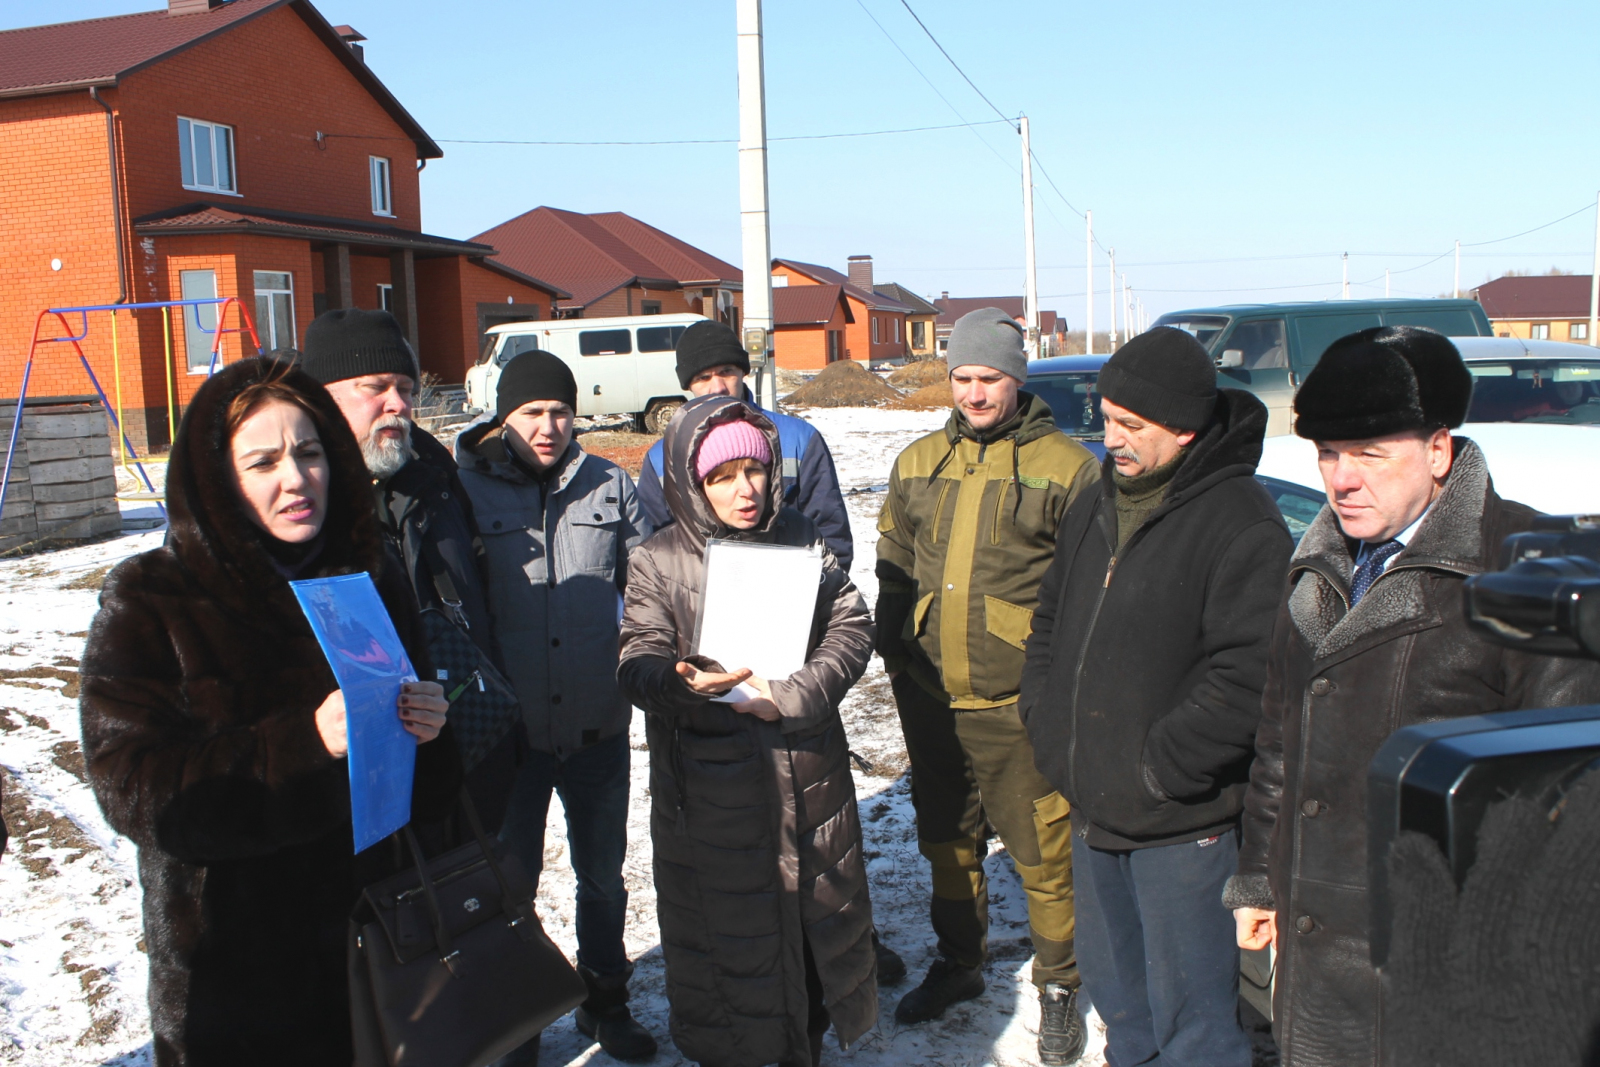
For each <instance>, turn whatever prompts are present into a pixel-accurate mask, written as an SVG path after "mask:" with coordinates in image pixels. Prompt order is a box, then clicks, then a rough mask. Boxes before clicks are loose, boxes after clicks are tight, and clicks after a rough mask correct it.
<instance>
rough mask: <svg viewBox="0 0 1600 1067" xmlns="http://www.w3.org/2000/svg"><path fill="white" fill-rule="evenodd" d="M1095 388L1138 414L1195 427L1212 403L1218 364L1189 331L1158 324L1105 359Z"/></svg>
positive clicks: (1178, 426)
mask: <svg viewBox="0 0 1600 1067" xmlns="http://www.w3.org/2000/svg"><path fill="white" fill-rule="evenodd" d="M1097 388H1098V389H1099V392H1100V395H1101V396H1102V397H1104V398H1105V399H1107V400H1109V401H1111V402H1112V403H1113V404H1116V405H1117V406H1119V407H1124V408H1127V409H1128V410H1129V411H1131V412H1133V413H1134V414H1135V415H1138V416H1139V417H1140V418H1142V419H1148V420H1150V421H1151V422H1158V423H1160V424H1161V425H1163V426H1167V427H1170V428H1171V429H1174V430H1200V429H1204V428H1205V425H1206V423H1208V422H1210V421H1211V413H1212V411H1213V410H1215V409H1216V406H1217V366H1216V364H1215V363H1213V362H1212V361H1211V356H1210V355H1208V354H1207V353H1206V350H1205V348H1204V347H1202V346H1201V344H1200V342H1199V341H1196V340H1195V339H1194V338H1193V337H1191V336H1190V335H1189V334H1187V333H1184V332H1183V331H1182V330H1176V329H1173V328H1172V327H1171V326H1157V327H1155V328H1154V329H1151V330H1146V331H1145V332H1144V333H1141V334H1139V335H1138V336H1137V337H1135V338H1133V339H1132V340H1131V341H1129V342H1128V343H1127V344H1125V345H1123V346H1122V347H1121V348H1119V349H1117V351H1116V354H1115V355H1113V356H1112V357H1111V358H1110V359H1108V360H1106V364H1105V366H1103V367H1101V368H1100V380H1099V384H1098V386H1097Z"/></svg>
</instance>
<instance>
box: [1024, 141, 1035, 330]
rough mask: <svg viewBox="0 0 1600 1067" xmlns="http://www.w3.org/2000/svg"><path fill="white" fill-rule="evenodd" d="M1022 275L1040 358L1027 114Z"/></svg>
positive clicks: (1029, 316) (1031, 155)
mask: <svg viewBox="0 0 1600 1067" xmlns="http://www.w3.org/2000/svg"><path fill="white" fill-rule="evenodd" d="M1022 250H1023V257H1024V259H1025V260H1026V266H1025V269H1024V272H1023V276H1022V307H1023V315H1024V316H1025V317H1026V318H1027V320H1028V323H1027V325H1028V358H1029V359H1038V358H1039V267H1038V263H1037V261H1036V260H1035V259H1034V254H1033V151H1032V150H1031V149H1030V148H1029V147H1028V116H1026V115H1023V116H1022Z"/></svg>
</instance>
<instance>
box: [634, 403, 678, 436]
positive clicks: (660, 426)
mask: <svg viewBox="0 0 1600 1067" xmlns="http://www.w3.org/2000/svg"><path fill="white" fill-rule="evenodd" d="M681 407H683V401H682V400H657V401H654V402H652V403H651V405H650V410H648V411H646V412H645V413H644V418H643V419H641V420H640V421H641V422H642V423H643V424H644V432H645V433H666V432H667V423H669V422H671V421H672V416H674V415H676V414H677V413H678V409H679V408H681Z"/></svg>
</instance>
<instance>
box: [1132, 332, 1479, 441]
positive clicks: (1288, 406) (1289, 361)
mask: <svg viewBox="0 0 1600 1067" xmlns="http://www.w3.org/2000/svg"><path fill="white" fill-rule="evenodd" d="M1155 324H1156V325H1157V326H1173V327H1176V328H1177V329H1180V330H1183V331H1184V332H1185V333H1189V334H1192V335H1193V336H1194V338H1195V339H1196V340H1197V341H1199V342H1200V343H1201V344H1202V345H1204V346H1205V348H1206V351H1208V352H1210V353H1211V356H1212V358H1213V359H1215V360H1216V361H1217V369H1218V371H1219V372H1220V375H1221V377H1219V379H1218V381H1217V384H1218V385H1219V386H1222V387H1224V388H1234V389H1246V390H1249V391H1250V392H1252V393H1255V394H1256V395H1257V396H1259V397H1260V398H1261V401H1262V403H1264V404H1266V405H1267V412H1268V416H1269V417H1268V421H1267V436H1268V437H1277V436H1280V435H1282V434H1286V433H1289V432H1290V431H1291V430H1292V429H1293V424H1294V414H1293V408H1292V404H1293V402H1294V391H1295V390H1296V389H1297V388H1298V387H1299V385H1300V382H1301V381H1303V380H1304V379H1305V376H1306V374H1307V373H1308V372H1309V371H1310V370H1311V368H1312V367H1314V366H1316V364H1317V360H1319V359H1321V358H1322V353H1323V352H1325V351H1327V349H1328V346H1329V345H1331V344H1332V343H1333V342H1334V341H1337V340H1338V339H1339V338H1341V337H1343V336H1344V335H1345V334H1349V333H1355V332H1356V331H1357V330H1365V329H1366V328H1367V327H1369V326H1426V327H1428V329H1430V330H1438V331H1439V332H1440V333H1442V334H1444V335H1445V336H1447V337H1492V336H1494V331H1493V330H1491V329H1490V328H1489V317H1488V316H1487V315H1485V314H1484V313H1483V306H1482V305H1481V304H1479V303H1478V302H1477V301H1476V300H1319V301H1315V302H1309V303H1303V304H1230V305H1228V306H1227V307H1214V308H1191V309H1190V310H1188V311H1172V312H1168V313H1167V314H1165V315H1162V316H1161V317H1160V318H1159V319H1157V320H1156V322H1155Z"/></svg>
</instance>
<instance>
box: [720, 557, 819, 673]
mask: <svg viewBox="0 0 1600 1067" xmlns="http://www.w3.org/2000/svg"><path fill="white" fill-rule="evenodd" d="M821 581H822V550H821V548H820V547H815V546H814V547H811V548H792V547H789V546H785V545H754V544H750V543H748V542H745V541H716V540H713V541H709V542H707V544H706V571H705V587H704V591H703V596H702V597H701V611H700V638H699V641H698V643H697V645H696V647H695V651H696V652H698V653H699V654H700V655H702V656H710V657H711V658H712V659H714V660H716V661H717V662H718V663H720V664H722V666H723V667H724V668H725V669H727V670H730V671H734V670H738V669H740V668H741V667H748V668H749V669H750V670H752V671H754V672H755V675H756V677H758V678H764V679H766V680H767V681H769V682H773V681H778V680H781V679H784V678H787V677H789V675H791V674H793V673H794V672H795V671H797V670H799V669H800V668H801V667H803V666H805V662H806V643H807V642H808V641H809V640H810V638H811V621H812V616H813V614H814V613H815V612H816V608H817V586H818V585H819V584H820V583H821ZM760 695H761V694H760V693H758V692H757V691H756V690H755V689H753V688H751V687H750V686H748V685H743V684H741V685H738V686H735V687H734V688H733V690H732V691H730V692H729V693H727V694H726V695H724V696H721V697H718V698H717V699H718V700H723V701H735V700H753V699H754V698H756V697H758V696H760Z"/></svg>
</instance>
